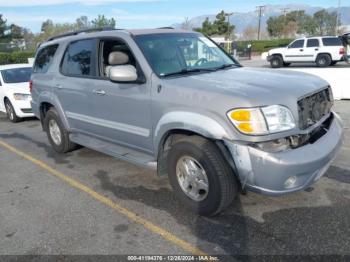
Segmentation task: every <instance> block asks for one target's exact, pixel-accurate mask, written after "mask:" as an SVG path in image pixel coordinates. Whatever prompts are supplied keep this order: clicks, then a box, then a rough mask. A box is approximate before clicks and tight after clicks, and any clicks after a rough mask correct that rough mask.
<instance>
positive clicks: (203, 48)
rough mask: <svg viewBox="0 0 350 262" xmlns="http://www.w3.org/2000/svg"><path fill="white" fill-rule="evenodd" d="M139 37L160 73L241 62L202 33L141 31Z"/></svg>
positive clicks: (209, 68) (208, 69)
mask: <svg viewBox="0 0 350 262" xmlns="http://www.w3.org/2000/svg"><path fill="white" fill-rule="evenodd" d="M135 40H136V42H137V44H138V45H139V47H140V48H141V50H142V52H143V53H144V55H145V57H146V59H147V60H148V62H149V63H150V65H151V67H152V68H153V70H154V71H155V73H156V74H157V75H158V76H168V75H174V74H178V73H179V74H181V73H189V72H201V71H212V70H213V71H214V70H219V69H224V68H226V67H230V66H234V65H237V66H239V65H238V64H236V63H235V61H234V60H233V58H231V57H229V56H228V55H227V54H226V53H225V52H223V51H222V50H221V49H220V48H219V47H218V46H217V45H216V44H214V43H213V42H212V41H211V40H209V39H208V38H206V37H204V36H202V35H200V34H196V33H171V34H153V35H139V36H135Z"/></svg>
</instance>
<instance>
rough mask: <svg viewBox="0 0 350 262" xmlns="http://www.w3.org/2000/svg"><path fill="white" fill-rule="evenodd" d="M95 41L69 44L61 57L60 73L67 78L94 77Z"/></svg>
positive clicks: (88, 40)
mask: <svg viewBox="0 0 350 262" xmlns="http://www.w3.org/2000/svg"><path fill="white" fill-rule="evenodd" d="M95 47H96V40H95V39H87V40H81V41H77V42H73V43H71V44H70V45H69V46H68V48H67V51H66V53H65V55H64V57H63V61H62V65H61V72H62V74H64V75H68V76H78V77H79V76H96V70H95V69H96V66H95V55H94V54H95Z"/></svg>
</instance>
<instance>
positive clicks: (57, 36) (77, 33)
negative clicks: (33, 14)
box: [46, 27, 121, 42]
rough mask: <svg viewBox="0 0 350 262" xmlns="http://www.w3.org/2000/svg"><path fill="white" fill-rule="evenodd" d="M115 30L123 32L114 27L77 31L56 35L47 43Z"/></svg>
mask: <svg viewBox="0 0 350 262" xmlns="http://www.w3.org/2000/svg"><path fill="white" fill-rule="evenodd" d="M113 30H121V29H116V28H113V27H98V28H86V29H81V30H77V31H72V32H68V33H64V34H60V35H56V36H53V37H50V38H49V39H47V40H46V41H47V42H48V41H53V40H55V39H58V38H63V37H67V36H73V35H79V34H84V33H93V32H103V31H113Z"/></svg>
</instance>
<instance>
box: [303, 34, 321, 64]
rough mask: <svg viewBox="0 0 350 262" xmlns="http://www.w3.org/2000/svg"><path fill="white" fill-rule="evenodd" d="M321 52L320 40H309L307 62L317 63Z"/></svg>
mask: <svg viewBox="0 0 350 262" xmlns="http://www.w3.org/2000/svg"><path fill="white" fill-rule="evenodd" d="M319 52H320V40H319V39H318V38H310V39H307V40H306V47H305V51H304V55H305V56H304V58H305V61H310V62H315V61H316V57H317V55H318V53H319Z"/></svg>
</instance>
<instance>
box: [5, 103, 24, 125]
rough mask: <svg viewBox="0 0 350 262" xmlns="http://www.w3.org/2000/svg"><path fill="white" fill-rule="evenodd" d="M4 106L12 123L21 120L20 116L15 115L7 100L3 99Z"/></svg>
mask: <svg viewBox="0 0 350 262" xmlns="http://www.w3.org/2000/svg"><path fill="white" fill-rule="evenodd" d="M5 107H6V115H7V119H8V120H10V121H11V122H12V123H18V122H19V121H21V118H19V117H18V116H17V114H16V111H15V109H14V107H13V105H12V104H11V102H10V101H9V100H6V101H5Z"/></svg>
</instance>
